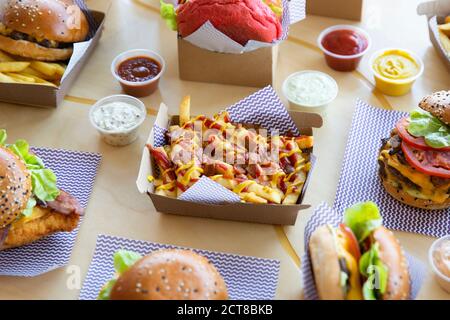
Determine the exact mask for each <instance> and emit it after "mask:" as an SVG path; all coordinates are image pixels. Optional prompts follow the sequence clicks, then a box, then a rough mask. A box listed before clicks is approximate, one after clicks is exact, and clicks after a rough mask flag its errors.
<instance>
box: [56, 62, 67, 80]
mask: <svg viewBox="0 0 450 320" xmlns="http://www.w3.org/2000/svg"><path fill="white" fill-rule="evenodd" d="M53 65H54V66H55V68H56V74H57V75H58V76H59V77H60V78H61V77H62V76H63V75H64V72H66V66H64V65H61V64H59V63H54V64H53Z"/></svg>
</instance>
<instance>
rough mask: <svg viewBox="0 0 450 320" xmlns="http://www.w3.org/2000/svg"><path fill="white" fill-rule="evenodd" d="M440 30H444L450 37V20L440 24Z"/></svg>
mask: <svg viewBox="0 0 450 320" xmlns="http://www.w3.org/2000/svg"><path fill="white" fill-rule="evenodd" d="M438 28H439V30H441V31H442V33H444V34H445V35H446V36H448V37H450V22H448V23H445V24H441V25H439V26H438Z"/></svg>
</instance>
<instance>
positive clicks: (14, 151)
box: [0, 130, 83, 250]
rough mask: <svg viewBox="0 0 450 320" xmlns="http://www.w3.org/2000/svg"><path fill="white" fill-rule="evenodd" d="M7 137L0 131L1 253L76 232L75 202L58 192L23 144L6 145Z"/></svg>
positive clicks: (78, 210) (52, 178) (77, 206)
mask: <svg viewBox="0 0 450 320" xmlns="http://www.w3.org/2000/svg"><path fill="white" fill-rule="evenodd" d="M6 137H7V136H6V132H5V130H0V250H5V249H10V248H14V247H19V246H23V245H26V244H29V243H31V242H34V241H36V240H39V239H41V238H43V237H45V236H48V235H50V234H52V233H55V232H59V231H72V230H73V229H75V228H76V227H77V225H78V221H79V220H80V215H81V214H82V213H83V210H82V208H81V207H80V204H79V203H78V201H77V200H76V199H75V198H74V197H72V196H71V195H69V194H68V193H66V192H64V191H62V190H60V189H58V187H57V186H56V176H55V174H54V173H53V171H52V170H50V169H48V168H46V167H45V165H44V163H43V162H42V160H41V159H40V158H39V157H38V156H36V155H35V154H33V153H32V152H31V151H30V149H29V146H28V143H27V142H26V141H24V140H18V141H16V142H15V143H14V144H6V143H5V142H6Z"/></svg>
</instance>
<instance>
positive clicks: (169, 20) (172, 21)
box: [160, 0, 178, 31]
mask: <svg viewBox="0 0 450 320" xmlns="http://www.w3.org/2000/svg"><path fill="white" fill-rule="evenodd" d="M160 4H161V9H160V13H161V17H162V18H163V19H164V20H165V21H166V24H167V26H168V27H169V29H170V30H173V31H177V30H178V23H177V13H176V11H175V7H174V5H173V4H171V3H165V2H164V1H163V0H160Z"/></svg>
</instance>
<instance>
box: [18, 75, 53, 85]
mask: <svg viewBox="0 0 450 320" xmlns="http://www.w3.org/2000/svg"><path fill="white" fill-rule="evenodd" d="M19 74H20V75H22V76H25V77H28V78H32V79H34V82H35V83H36V84H42V85H45V86H50V87H57V85H56V84H54V83H53V82H49V81H47V80H45V79H42V78H40V77H36V76H35V75H33V74H29V73H26V72H21V73H19Z"/></svg>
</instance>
